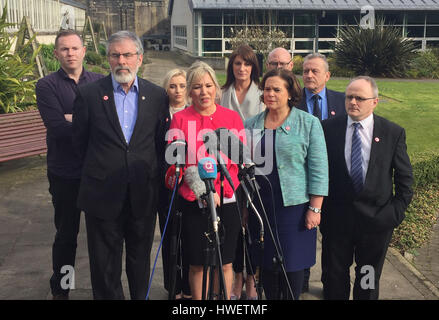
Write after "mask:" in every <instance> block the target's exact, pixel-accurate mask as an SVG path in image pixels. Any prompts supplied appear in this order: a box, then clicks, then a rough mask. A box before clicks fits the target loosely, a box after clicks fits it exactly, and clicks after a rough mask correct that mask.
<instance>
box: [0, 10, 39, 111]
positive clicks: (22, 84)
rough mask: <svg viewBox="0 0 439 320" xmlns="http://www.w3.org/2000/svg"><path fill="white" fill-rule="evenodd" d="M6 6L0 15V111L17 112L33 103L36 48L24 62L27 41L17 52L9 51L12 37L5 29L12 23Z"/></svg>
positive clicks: (12, 40) (34, 98)
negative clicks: (8, 17)
mask: <svg viewBox="0 0 439 320" xmlns="http://www.w3.org/2000/svg"><path fill="white" fill-rule="evenodd" d="M6 18H7V8H6V6H5V7H4V8H3V13H2V16H1V17H0V112H1V113H8V112H17V111H22V110H24V109H26V107H28V106H29V105H34V104H35V101H36V97H35V81H36V80H32V78H33V76H34V74H33V71H34V61H35V57H36V55H37V54H38V50H37V51H36V52H34V53H33V54H32V56H31V58H30V59H29V63H25V62H24V60H25V59H26V57H25V56H24V55H25V54H26V52H27V51H28V47H29V46H30V45H31V42H30V41H29V42H28V43H27V44H26V45H25V46H24V47H23V50H21V53H19V54H15V55H14V54H13V53H12V51H11V48H12V44H13V42H14V39H11V38H10V35H9V34H8V32H7V31H6V28H8V27H10V26H12V24H10V23H8V22H7V21H6ZM14 38H15V37H14Z"/></svg>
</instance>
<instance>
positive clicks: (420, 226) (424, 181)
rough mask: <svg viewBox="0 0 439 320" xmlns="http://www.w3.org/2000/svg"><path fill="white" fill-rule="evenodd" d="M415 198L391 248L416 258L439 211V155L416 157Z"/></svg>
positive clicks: (433, 153)
mask: <svg viewBox="0 0 439 320" xmlns="http://www.w3.org/2000/svg"><path fill="white" fill-rule="evenodd" d="M412 166H413V176H414V184H413V189H414V195H413V199H412V202H411V203H410V205H409V207H408V208H407V211H406V218H405V219H404V221H403V222H402V223H401V225H400V226H399V227H398V228H396V229H395V231H394V233H393V238H392V241H391V246H392V247H394V248H396V249H398V250H399V251H400V252H401V253H403V252H405V251H407V252H410V253H414V254H415V255H416V249H417V248H420V247H421V246H422V245H423V244H425V243H426V242H427V241H428V240H429V238H430V236H431V232H432V228H433V225H434V224H435V222H436V221H437V217H438V210H439V153H438V152H428V153H421V154H417V155H416V156H414V157H413V158H412Z"/></svg>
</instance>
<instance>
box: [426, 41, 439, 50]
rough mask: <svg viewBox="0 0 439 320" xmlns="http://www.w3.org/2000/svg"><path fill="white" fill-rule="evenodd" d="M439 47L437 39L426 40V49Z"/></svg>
mask: <svg viewBox="0 0 439 320" xmlns="http://www.w3.org/2000/svg"><path fill="white" fill-rule="evenodd" d="M434 48H439V40H435V41H427V49H434Z"/></svg>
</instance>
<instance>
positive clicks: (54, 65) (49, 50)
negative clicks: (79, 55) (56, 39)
mask: <svg viewBox="0 0 439 320" xmlns="http://www.w3.org/2000/svg"><path fill="white" fill-rule="evenodd" d="M53 50H55V45H54V44H42V45H41V51H40V52H41V55H42V56H43V60H44V64H45V65H46V68H47V70H48V71H49V72H53V71H57V70H58V69H59V68H60V66H61V65H60V63H59V61H58V60H57V59H56V58H55V56H54V54H53Z"/></svg>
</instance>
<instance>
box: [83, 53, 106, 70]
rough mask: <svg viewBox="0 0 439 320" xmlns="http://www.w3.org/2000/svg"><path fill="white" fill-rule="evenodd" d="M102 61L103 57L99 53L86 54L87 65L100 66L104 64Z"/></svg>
mask: <svg viewBox="0 0 439 320" xmlns="http://www.w3.org/2000/svg"><path fill="white" fill-rule="evenodd" d="M102 60H103V59H102V56H101V55H100V54H99V53H96V52H94V51H87V52H86V53H85V62H86V63H87V64H92V65H95V66H99V65H101V64H102Z"/></svg>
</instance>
